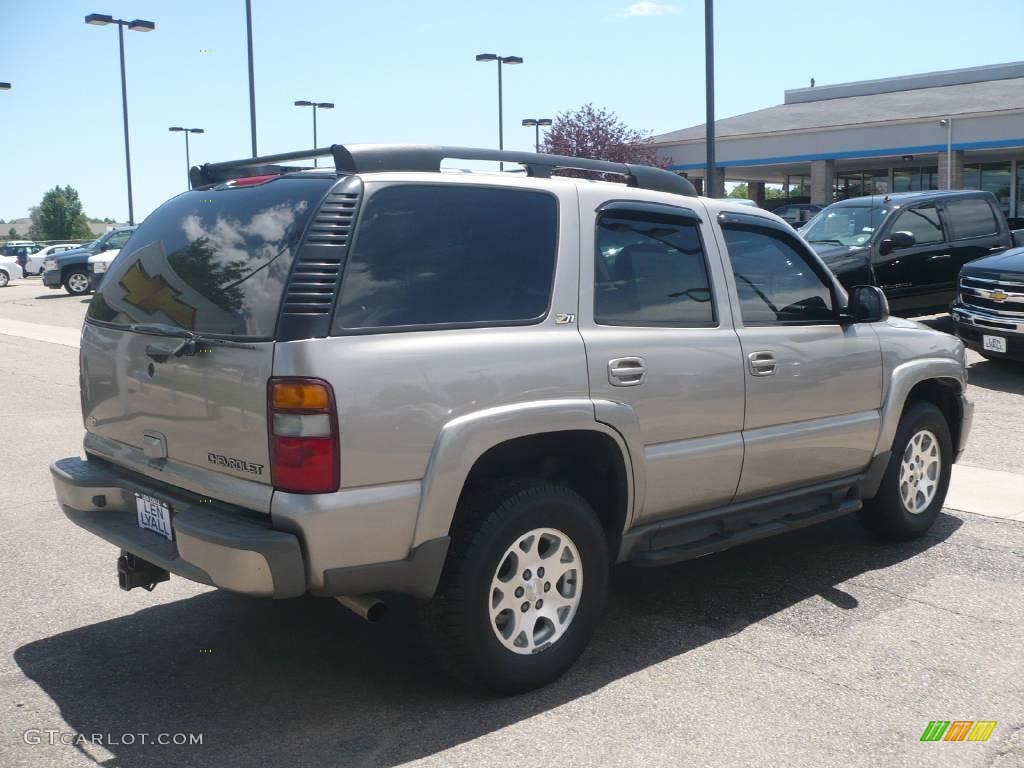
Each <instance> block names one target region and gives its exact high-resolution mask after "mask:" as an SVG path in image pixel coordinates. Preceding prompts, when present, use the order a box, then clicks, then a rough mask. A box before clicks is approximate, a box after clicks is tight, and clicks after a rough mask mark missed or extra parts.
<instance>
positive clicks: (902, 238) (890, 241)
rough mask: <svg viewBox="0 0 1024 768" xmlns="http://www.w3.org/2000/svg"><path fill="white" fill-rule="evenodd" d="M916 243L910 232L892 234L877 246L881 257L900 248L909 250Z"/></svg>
mask: <svg viewBox="0 0 1024 768" xmlns="http://www.w3.org/2000/svg"><path fill="white" fill-rule="evenodd" d="M916 242H917V241H916V240H915V239H914V236H913V235H912V234H911V233H910V232H893V233H892V234H891V235H889V236H888V237H887V238H885V239H884V240H883V241H882V242H881V243H879V244H878V252H879V253H880V254H881V255H882V256H887V255H888V254H890V253H892V252H893V251H895V250H899V249H900V248H909V247H910V246H912V245H914V243H916Z"/></svg>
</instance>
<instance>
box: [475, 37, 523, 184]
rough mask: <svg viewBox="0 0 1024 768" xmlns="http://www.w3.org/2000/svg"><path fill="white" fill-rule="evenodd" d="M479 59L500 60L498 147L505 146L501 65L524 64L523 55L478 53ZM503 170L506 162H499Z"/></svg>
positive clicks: (477, 58) (502, 147) (477, 57)
mask: <svg viewBox="0 0 1024 768" xmlns="http://www.w3.org/2000/svg"><path fill="white" fill-rule="evenodd" d="M476 60H477V61H496V62H498V149H504V148H505V135H504V127H503V123H504V119H503V115H502V112H503V105H502V94H501V65H502V64H522V63H523V57H522V56H499V55H498V54H496V53H478V54H477V56H476ZM499 167H500V168H501V170H505V164H504V163H499Z"/></svg>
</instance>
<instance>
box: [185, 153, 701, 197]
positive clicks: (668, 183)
mask: <svg viewBox="0 0 1024 768" xmlns="http://www.w3.org/2000/svg"><path fill="white" fill-rule="evenodd" d="M315 157H332V158H333V159H334V167H335V169H336V170H337V172H338V173H341V174H353V173H380V172H383V171H412V172H422V173H430V172H435V173H436V172H438V171H440V170H441V163H442V161H444V160H446V159H451V160H496V161H501V162H506V163H518V164H519V165H522V166H523V167H524V168H525V169H526V173H527V175H528V176H533V177H537V178H545V179H546V178H550V177H551V174H552V172H553V171H555V170H558V169H572V170H581V171H597V172H600V173H612V174H616V175H619V176H623V177H625V180H626V184H628V185H629V186H631V187H639V188H640V189H650V190H656V191H659V192H670V193H673V194H677V195H683V196H685V197H697V191H696V190H695V189H694V187H693V184H691V183H690V182H689V180H688V179H685V178H683V177H682V176H679V175H677V174H675V173H672V172H671V171H666V170H664V169H662V168H655V167H653V166H650V165H634V164H632V163H613V162H610V161H607V160H591V159H589V158H583V157H566V156H563V155H547V154H543V153H536V152H510V151H505V150H497V149H471V148H468V147H438V146H428V145H420V144H350V145H347V146H346V145H343V144H333V145H331V146H329V147H321V148H319V149H307V150H301V151H298V152H284V153H282V154H278V155H263V156H261V157H251V158H247V159H244V160H229V161H226V162H222V163H206V164H205V165H197V166H195V167H193V168H192V169H191V170H190V171H189V178H190V179H191V181H192V186H193V188H195V187H205V186H209V185H211V184H220V183H223V182H225V181H230V180H231V179H238V178H242V177H245V176H263V175H271V174H280V173H289V172H291V171H301V170H307V168H305V167H296V166H289V165H282V163H288V162H292V161H295V160H310V159H313V158H315ZM308 170H312V169H308ZM325 170H327V169H325Z"/></svg>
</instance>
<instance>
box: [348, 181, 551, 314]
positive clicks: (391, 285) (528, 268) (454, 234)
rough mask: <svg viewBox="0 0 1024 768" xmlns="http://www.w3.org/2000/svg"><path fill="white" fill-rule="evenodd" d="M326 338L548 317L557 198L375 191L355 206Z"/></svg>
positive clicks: (496, 192) (466, 190)
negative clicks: (350, 242)
mask: <svg viewBox="0 0 1024 768" xmlns="http://www.w3.org/2000/svg"><path fill="white" fill-rule="evenodd" d="M357 228H358V232H357V235H356V239H355V245H354V246H353V251H352V253H351V254H349V258H348V264H346V266H345V275H344V278H343V280H342V285H341V295H340V297H339V298H338V305H337V308H336V310H335V314H334V325H333V329H332V332H333V333H344V332H346V331H358V330H364V329H379V328H395V329H402V328H414V327H417V326H446V325H447V326H457V327H465V326H478V325H479V326H485V325H516V324H525V323H536V322H540V321H541V320H542V319H543V318H544V316H545V315H546V314H547V312H548V305H549V304H550V301H551V289H552V284H553V280H554V273H555V257H556V254H557V250H558V201H557V200H556V198H554V197H553V196H551V195H549V194H547V193H546V192H535V191H532V190H523V189H506V188H491V187H483V186H469V185H462V184H459V185H455V184H444V185H439V184H402V185H394V186H388V187H384V188H382V189H378V190H376V191H375V192H373V193H372V194H370V196H369V197H368V199H367V201H366V202H365V203H364V206H363V210H362V213H360V216H359V222H358V224H357Z"/></svg>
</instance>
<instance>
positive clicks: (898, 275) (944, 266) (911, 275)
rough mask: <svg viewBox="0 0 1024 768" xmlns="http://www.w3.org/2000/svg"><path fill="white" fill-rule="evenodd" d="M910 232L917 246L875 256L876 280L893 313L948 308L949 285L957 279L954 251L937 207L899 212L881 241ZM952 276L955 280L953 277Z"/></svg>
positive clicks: (911, 207) (916, 206)
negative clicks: (900, 233) (894, 234)
mask: <svg viewBox="0 0 1024 768" xmlns="http://www.w3.org/2000/svg"><path fill="white" fill-rule="evenodd" d="M893 232H907V233H909V234H911V235H913V237H914V245H912V246H910V247H908V248H897V249H896V250H893V251H890V252H889V253H887V254H885V255H881V254H880V253H878V251H877V249H878V247H879V246H878V245H876V246H875V248H876V251H875V253H874V255H873V256H872V260H873V262H874V269H875V280H877V283H878V287H879V288H881V289H882V290H883V291H885V295H886V296H887V297H888V298H889V304H890V306H891V307H892V310H893V311H894V312H908V311H914V310H922V309H928V308H931V307H935V306H939V305H942V304H948V303H949V302H950V300H951V299H952V296H949V297H946V294H947V293H948V292H949V285H950V284H952V282H954V281H955V279H956V271H955V270H954V263H953V250H952V247H951V246H950V245H949V243H948V237H947V233H946V231H945V227H944V223H943V220H942V216H941V214H940V212H939V208H938V206H937V205H936V204H935V203H922V204H919V205H913V206H910V207H908V208H904V209H902V210H900V211H897V212H896V214H895V215H894V216H893V217H892V218H891V219H890V221H889V223H888V227H887V229H886V231H885V232H883V233H882V235H883V236H882V237H881V238H879V239H878V243H879V245H880V243H881V240H883V239H884V238H885V237H888V236H889V235H891V234H892V233H893ZM951 272H952V276H951Z"/></svg>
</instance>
